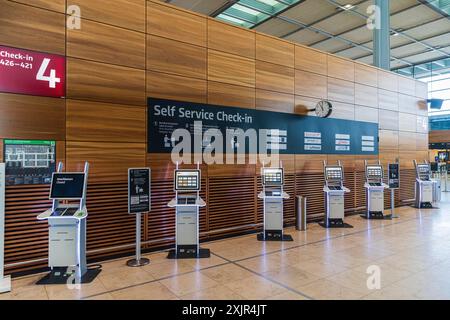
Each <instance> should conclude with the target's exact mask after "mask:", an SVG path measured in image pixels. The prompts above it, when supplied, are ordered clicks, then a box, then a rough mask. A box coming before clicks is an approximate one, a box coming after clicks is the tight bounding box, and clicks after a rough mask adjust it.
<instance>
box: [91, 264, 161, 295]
mask: <svg viewBox="0 0 450 320" xmlns="http://www.w3.org/2000/svg"><path fill="white" fill-rule="evenodd" d="M99 280H100V281H101V283H102V284H103V285H104V286H105V288H106V289H107V290H116V289H120V288H124V287H128V286H133V285H137V284H142V283H145V282H149V281H152V280H154V278H153V276H152V275H151V274H150V273H149V272H146V271H144V270H143V269H141V268H130V267H128V268H127V269H126V270H122V269H120V271H119V272H116V273H111V272H110V273H104V274H102V273H100V276H99Z"/></svg>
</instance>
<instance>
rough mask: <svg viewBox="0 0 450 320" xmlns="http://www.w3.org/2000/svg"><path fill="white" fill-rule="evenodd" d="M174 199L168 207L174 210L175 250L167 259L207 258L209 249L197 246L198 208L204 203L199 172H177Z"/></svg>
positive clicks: (198, 169)
mask: <svg viewBox="0 0 450 320" xmlns="http://www.w3.org/2000/svg"><path fill="white" fill-rule="evenodd" d="M174 185H175V198H174V199H172V200H171V201H170V202H169V203H168V206H169V207H170V208H175V211H176V212H175V217H176V218H175V249H172V250H170V251H169V255H168V256H167V258H168V259H192V258H209V257H210V252H209V249H201V248H200V245H199V235H198V234H199V208H200V207H205V206H206V202H205V201H204V200H203V199H202V198H200V187H201V171H200V165H199V164H197V170H190V169H189V170H179V169H178V163H177V167H176V170H175V175H174Z"/></svg>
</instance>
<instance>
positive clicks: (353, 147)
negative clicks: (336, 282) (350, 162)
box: [148, 98, 378, 155]
mask: <svg viewBox="0 0 450 320" xmlns="http://www.w3.org/2000/svg"><path fill="white" fill-rule="evenodd" d="M194 122H197V124H199V123H200V122H201V126H202V127H201V128H202V131H201V134H205V132H206V131H207V130H208V129H216V130H220V132H221V133H222V135H223V137H224V143H229V142H230V141H226V140H225V137H226V132H227V129H234V130H236V129H242V130H243V131H246V130H248V129H254V130H256V132H258V133H259V134H261V132H262V133H263V135H265V136H266V137H267V140H266V141H268V142H267V148H268V149H269V150H275V149H276V150H277V151H278V152H279V153H281V154H343V155H345V154H347V155H378V124H375V123H369V122H360V121H352V120H341V119H329V118H327V119H323V118H318V117H310V116H303V115H296V114H289V113H281V112H271V111H262V110H255V109H244V108H235V107H225V106H217V105H208V104H201V103H192V102H180V101H172V100H162V99H153V98H149V99H148V152H149V153H170V152H172V148H173V147H174V145H176V143H177V142H176V141H174V140H173V139H172V133H173V132H174V131H175V130H176V129H186V130H188V131H189V133H190V134H191V138H192V139H193V138H194V129H195V127H194ZM199 134H200V132H199V131H195V135H199ZM259 134H258V137H260V135H259ZM206 140H208V139H206ZM231 143H233V142H231ZM202 147H203V148H205V147H206V145H203V146H202ZM225 150H226V149H225V147H224V151H225ZM248 151H249V148H248V146H247V148H246V152H248Z"/></svg>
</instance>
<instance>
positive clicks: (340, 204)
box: [319, 161, 352, 228]
mask: <svg viewBox="0 0 450 320" xmlns="http://www.w3.org/2000/svg"><path fill="white" fill-rule="evenodd" d="M323 168H324V170H323V171H324V178H325V186H324V187H323V192H324V195H325V217H324V221H323V222H321V223H319V225H321V226H322V227H324V228H352V226H351V225H349V224H347V223H345V222H344V215H345V205H344V202H345V196H344V195H345V193H348V192H350V190H349V189H348V188H346V187H345V186H344V168H343V167H342V165H341V163H340V161H338V164H337V165H328V164H327V163H326V161H324V162H323Z"/></svg>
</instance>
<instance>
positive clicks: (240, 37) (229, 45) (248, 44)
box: [208, 19, 256, 59]
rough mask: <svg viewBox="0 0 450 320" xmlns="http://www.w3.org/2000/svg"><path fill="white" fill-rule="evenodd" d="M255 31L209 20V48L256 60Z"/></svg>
mask: <svg viewBox="0 0 450 320" xmlns="http://www.w3.org/2000/svg"><path fill="white" fill-rule="evenodd" d="M255 41H256V36H255V32H254V31H250V30H247V29H243V28H239V27H235V26H232V25H229V24H225V23H222V22H219V21H216V20H214V19H208V48H210V49H214V50H217V51H222V52H227V53H231V54H235V55H238V56H243V57H246V58H250V59H255V55H256V53H255V51H256V48H255V45H256V44H255Z"/></svg>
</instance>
